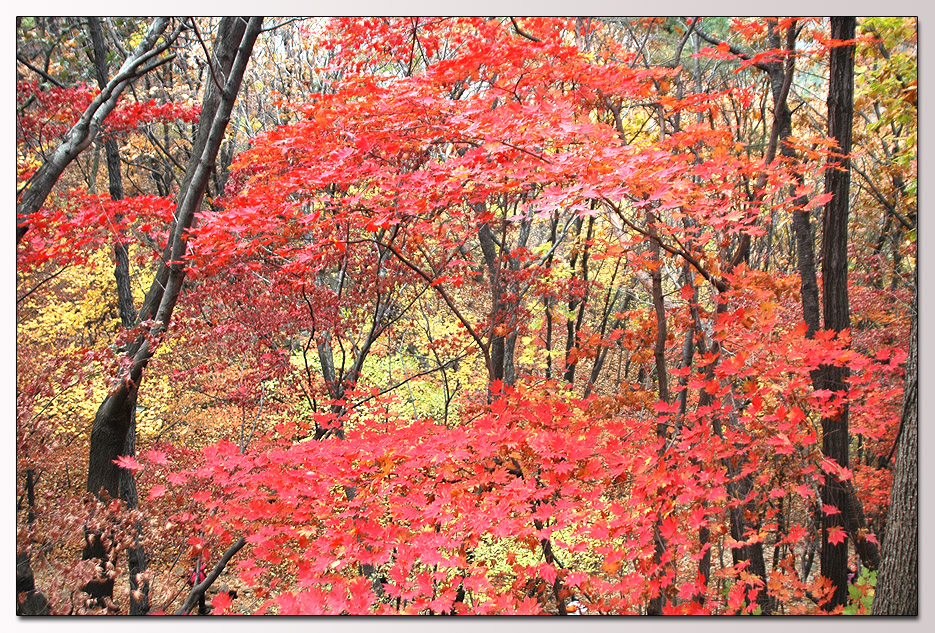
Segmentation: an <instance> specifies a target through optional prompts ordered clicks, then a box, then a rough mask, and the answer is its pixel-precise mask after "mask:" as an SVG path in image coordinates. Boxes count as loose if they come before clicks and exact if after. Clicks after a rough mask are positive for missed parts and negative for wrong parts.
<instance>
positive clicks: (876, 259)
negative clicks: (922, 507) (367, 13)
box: [17, 17, 917, 615]
mask: <svg viewBox="0 0 935 633" xmlns="http://www.w3.org/2000/svg"><path fill="white" fill-rule="evenodd" d="M32 20H33V22H31V23H29V24H27V23H26V22H23V24H21V25H20V27H19V29H18V30H19V31H20V32H21V33H22V39H23V43H22V46H21V47H20V48H18V62H19V63H20V65H21V66H22V73H23V77H18V78H17V81H18V115H17V151H18V163H17V178H18V180H17V182H18V184H19V187H20V191H21V193H22V195H23V196H24V198H23V199H24V200H25V199H27V198H30V196H34V195H36V193H34V190H35V192H37V193H39V194H42V192H41V191H40V189H41V187H40V186H39V183H40V182H44V180H43V178H40V176H41V174H42V173H43V170H44V169H47V168H46V167H43V166H41V165H48V164H53V163H55V164H57V163H56V161H59V162H61V161H60V160H59V159H58V158H56V157H57V156H59V154H60V153H61V150H56V149H55V148H56V147H59V146H66V145H67V146H69V147H71V145H69V143H73V142H74V139H76V138H79V137H80V135H79V134H77V133H76V132H74V131H73V130H75V129H79V130H84V129H85V127H86V128H87V138H85V139H84V140H83V141H82V140H79V141H78V144H77V145H75V146H74V147H73V148H72V149H71V150H69V152H68V153H67V156H68V157H69V160H68V161H66V162H67V163H68V164H67V165H62V168H61V169H60V170H59V171H58V172H57V175H56V176H55V177H54V178H51V179H50V180H52V185H55V186H54V189H53V188H52V185H49V187H48V188H49V191H46V192H45V193H44V194H42V195H41V196H40V197H41V198H42V199H41V200H40V201H39V202H38V204H33V205H32V206H29V207H28V208H27V206H24V203H22V204H19V206H18V217H17V231H18V239H17V242H18V243H17V279H18V282H17V284H18V289H17V292H18V298H17V308H18V321H17V323H18V328H17V345H18V347H17V350H18V352H17V356H18V372H17V456H18V459H17V486H18V497H19V498H20V502H19V505H18V514H17V516H18V535H17V594H18V597H17V601H18V602H17V605H18V606H17V609H18V612H22V613H45V612H53V613H76V612H80V613H85V612H101V611H103V612H107V613H133V614H142V613H156V612H174V613H189V612H191V610H192V609H193V608H194V605H195V604H197V603H198V602H199V600H201V601H202V609H200V611H203V610H205V609H204V600H205V597H206V594H207V597H208V600H209V602H210V605H211V609H212V611H213V612H214V613H237V612H244V613H274V614H312V613H335V614H338V613H349V614H365V613H370V614H390V613H479V614H481V613H488V614H499V613H522V614H533V613H557V614H562V615H564V614H568V613H584V612H586V613H588V614H604V613H645V614H675V613H684V614H725V613H790V614H791V613H816V612H819V611H828V612H835V613H840V612H852V611H854V612H857V610H859V609H862V611H861V612H865V611H867V609H868V607H867V604H869V603H866V602H863V601H864V600H868V599H869V598H868V590H867V587H869V586H871V585H869V584H868V582H867V580H866V575H865V573H864V570H870V571H871V572H872V571H874V570H876V569H877V568H878V567H880V566H881V556H880V553H879V545H880V544H881V543H883V542H884V538H883V535H884V534H886V537H887V538H888V539H889V538H891V534H893V533H894V529H895V528H893V521H896V522H898V523H899V524H900V526H901V525H902V524H903V523H905V522H907V518H906V517H907V513H909V514H911V513H912V512H913V511H914V510H917V509H916V508H914V507H913V506H912V501H911V499H912V498H913V497H912V496H911V494H906V493H905V492H903V493H900V494H902V496H901V497H899V498H898V501H897V497H895V496H894V501H893V502H892V507H893V508H899V509H898V510H890V509H889V508H890V502H889V494H890V487H891V485H892V486H894V488H893V494H894V495H897V492H898V491H905V490H910V491H911V489H912V486H913V485H914V482H913V480H912V479H911V475H909V474H907V472H908V471H911V466H910V467H907V466H906V465H905V464H906V463H908V462H907V461H906V460H907V456H906V452H907V451H909V452H912V451H913V450H915V449H913V448H912V444H911V442H912V441H914V440H913V439H912V438H914V435H913V434H912V431H911V429H912V428H914V427H912V426H911V425H912V424H913V422H912V421H911V419H910V421H909V422H908V424H909V425H910V426H909V427H908V428H909V429H910V430H908V431H901V430H900V429H901V428H902V427H903V426H905V425H906V424H907V422H906V419H907V418H906V415H909V414H904V410H905V411H912V410H914V409H913V408H912V407H913V406H914V405H913V404H912V403H911V402H910V401H909V399H911V398H914V397H915V393H916V391H915V390H914V389H913V388H912V387H911V386H910V387H907V388H906V389H905V396H906V398H907V403H906V405H905V406H904V405H903V397H904V374H905V381H907V382H906V384H908V385H914V384H915V383H914V381H915V378H914V376H915V374H914V372H913V371H912V369H913V368H914V363H915V362H916V361H915V357H914V356H913V355H912V354H911V353H910V351H911V350H914V349H915V348H914V345H915V337H916V336H917V335H916V334H915V333H914V332H910V328H909V322H910V321H912V322H913V323H914V318H915V308H914V307H913V305H914V304H913V301H914V300H915V292H916V284H915V283H914V282H912V281H908V282H907V281H906V279H912V278H913V275H914V271H915V267H916V264H915V241H914V237H915V222H916V216H917V211H916V209H917V202H916V200H915V191H916V175H915V131H914V130H915V125H916V118H917V115H916V111H915V100H914V94H915V92H914V89H915V83H914V82H915V66H914V64H915V47H914V40H912V39H911V38H908V37H905V35H906V34H908V33H910V32H914V22H913V21H911V20H904V19H899V20H896V19H892V20H883V19H877V18H867V19H861V20H858V21H856V22H855V21H854V19H853V18H851V19H849V20H842V19H838V18H833V19H832V20H831V22H830V27H829V23H828V22H827V21H825V20H822V19H818V18H766V19H752V18H749V19H748V18H745V19H739V18H738V19H724V18H715V19H709V18H704V19H681V18H642V19H632V20H631V19H601V20H598V19H592V18H572V19H566V18H519V17H512V18H341V19H331V20H296V21H293V20H283V21H278V22H274V21H272V20H267V21H266V24H265V28H263V27H261V22H262V21H261V20H260V19H251V20H249V21H247V20H246V19H239V18H225V19H224V20H221V21H220V22H213V21H205V20H194V19H185V20H178V21H177V22H176V26H175V27H174V29H175V30H173V31H172V35H171V36H169V37H168V38H166V39H165V44H164V47H163V48H162V49H159V51H160V52H159V54H163V53H168V51H169V49H171V50H172V55H175V57H173V58H172V59H169V56H168V55H167V56H166V57H165V58H164V59H163V58H160V60H159V62H158V64H155V65H154V64H152V63H150V66H152V68H150V67H147V69H148V72H147V73H146V74H145V75H142V76H141V78H137V79H136V82H137V84H138V83H139V82H142V81H146V82H157V83H155V84H152V85H151V86H150V87H149V88H148V89H147V90H146V91H143V90H142V89H139V86H138V85H137V84H132V83H128V84H126V85H121V90H122V93H121V92H120V91H114V97H113V100H112V101H113V102H112V103H111V102H110V101H108V102H107V104H108V109H107V110H104V111H102V113H101V114H100V115H98V119H95V120H94V124H93V125H92V126H88V125H87V123H86V122H85V123H82V122H84V121H85V119H86V118H87V117H88V116H90V115H88V114H87V113H88V112H91V111H92V109H93V106H94V104H95V103H97V101H100V100H101V97H100V96H96V95H97V94H98V90H103V91H105V92H107V90H108V86H110V85H111V84H112V83H114V81H115V79H111V80H110V81H109V82H108V78H107V77H108V72H109V71H108V64H107V60H108V59H109V58H111V57H112V56H111V55H110V54H109V53H108V51H107V50H106V49H107V46H114V45H117V44H119V42H120V35H119V33H120V28H124V27H125V28H127V29H128V31H127V32H126V33H127V35H126V37H127V41H129V42H141V43H138V44H136V49H134V50H136V51H143V50H145V47H144V44H145V45H146V46H149V47H150V48H152V46H153V43H152V42H150V39H154V38H153V37H149V39H146V38H145V37H144V36H143V35H142V34H141V33H140V30H139V29H140V27H139V25H134V24H132V23H126V24H122V25H121V24H115V23H114V22H112V21H110V20H109V19H108V20H104V21H102V20H100V19H98V18H89V19H87V20H86V22H78V23H77V24H76V25H74V30H75V31H76V32H87V36H86V47H87V50H88V51H89V54H88V56H87V57H88V58H89V59H90V60H91V65H90V66H88V65H87V63H86V62H83V61H81V60H80V59H78V58H75V59H71V58H69V59H68V62H67V64H66V63H64V62H63V63H61V64H60V66H53V65H52V64H51V60H52V58H53V57H54V53H53V50H54V46H53V47H52V49H49V48H45V47H44V46H41V45H38V44H36V42H40V43H41V42H44V41H45V40H44V39H42V38H43V37H45V35H44V33H45V31H44V29H46V28H49V29H50V31H56V29H58V28H60V27H61V26H62V25H61V24H59V23H56V22H50V23H49V24H46V23H45V22H41V21H40V22H36V21H35V20H37V19H32ZM64 24H66V25H67V24H68V23H67V22H66V23H64ZM168 25H169V21H166V23H165V24H163V23H162V22H159V23H158V24H157V26H158V27H159V28H160V29H161V31H159V32H162V31H164V30H166V29H167V28H168ZM842 25H843V26H844V27H847V28H849V29H850V31H848V30H845V31H840V28H842ZM848 25H849V26H848ZM53 27H54V28H53ZM154 28H156V27H154ZM212 29H213V30H214V44H213V45H212V46H211V48H212V51H213V52H211V53H210V55H211V57H208V58H207V60H208V61H205V59H206V58H203V57H202V58H199V57H198V55H209V53H208V46H209V45H208V42H207V39H208V38H206V37H205V35H206V34H207V33H208V32H209V31H210V30H212ZM157 30H159V29H157ZM68 32H71V31H68ZM254 41H255V42H256V44H254ZM29 42H32V43H33V44H32V45H27V44H28V43H29ZM141 47H144V48H141ZM140 54H141V53H140V52H137V53H134V55H137V56H139V55H140ZM43 56H45V58H44V59H45V61H44V62H43ZM147 59H149V58H147ZM248 59H249V60H250V63H249V64H248V63H247V61H248ZM128 63H130V62H128ZM854 63H856V64H860V65H863V66H862V67H866V68H871V67H872V68H873V72H865V73H862V74H861V75H859V76H858V75H855V73H854V70H853V64H854ZM82 64H84V66H82ZM202 64H206V65H203V66H200V65H202ZM56 68H61V69H68V72H69V73H72V74H70V75H67V78H66V73H65V71H64V70H61V71H60V72H61V78H57V77H56V70H55V69H56ZM196 71H197V72H196ZM18 72H19V67H18ZM82 73H84V74H85V76H86V78H87V80H86V81H82V80H81V77H80V76H81V74H82ZM829 73H830V77H831V79H830V80H825V79H819V78H820V77H823V76H825V75H828V74H829ZM139 74H140V73H137V75H139ZM120 76H121V75H120V72H118V74H117V76H116V77H118V78H119V77H120ZM193 77H197V79H193ZM199 81H200V82H201V85H200V87H199V86H198V83H197V82H199ZM241 82H242V83H243V88H242V89H241ZM92 83H96V85H97V86H98V89H95V88H93V87H91V86H92ZM897 84H898V86H899V93H898V94H899V95H900V96H899V97H898V98H895V99H894V98H892V97H891V94H892V91H891V90H890V89H891V88H893V86H895V85H897ZM167 86H168V88H167ZM183 86H186V87H184V88H183ZM848 86H853V95H854V98H853V100H852V101H850V100H849V98H847V97H845V99H844V100H843V101H841V103H843V104H844V109H843V110H840V109H834V108H835V107H837V105H836V104H838V103H839V100H838V98H837V95H838V94H839V91H840V89H841V88H842V87H843V88H844V89H845V93H847V92H848V91H847V88H848ZM183 90H184V91H187V94H188V95H189V97H190V96H191V95H197V94H200V95H201V97H200V101H201V106H200V107H199V106H196V105H195V103H194V101H193V100H191V99H190V98H189V99H187V100H184V101H183V100H181V99H179V100H176V99H175V96H178V95H181V94H183ZM102 94H103V93H102ZM121 94H123V96H121ZM128 95H131V96H132V97H128ZM150 95H158V97H157V98H149V96H150ZM826 95H827V104H828V105H827V109H826V110H822V108H823V107H824V106H823V104H824V101H825V97H826ZM800 110H802V111H803V112H805V113H806V114H802V113H800ZM108 113H109V114H108ZM105 117H106V118H105ZM842 117H843V118H842ZM228 120H230V125H228ZM76 122H77V123H76ZM842 124H843V127H842ZM82 126H84V127H82ZM851 128H853V130H852V131H851ZM69 130H72V131H69ZM96 134H103V136H102V137H101V138H100V143H99V145H97V146H95V147H96V149H95V150H94V152H95V153H94V155H93V156H89V155H88V153H87V152H86V153H84V154H82V153H81V152H80V150H81V149H84V148H85V147H87V146H88V144H89V143H91V142H92V141H94V140H95V135H96ZM80 138H84V137H80ZM62 139H64V141H63V140H62ZM73 150H78V151H73ZM101 150H103V153H104V156H105V160H106V164H107V170H106V171H107V173H106V175H105V174H98V171H97V164H98V163H97V162H96V161H99V158H100V151H101ZM131 156H132V158H130V157H131ZM848 161H849V162H848ZM852 171H853V172H854V173H855V174H856V175H854V176H849V175H850V173H851V172H852ZM141 172H142V173H145V174H147V175H146V176H145V178H144V177H141ZM59 176H60V177H59ZM848 176H849V178H850V180H848V178H847V177H848ZM858 176H859V180H858ZM842 177H843V180H842V179H841V178H842ZM105 180H106V182H107V185H108V189H109V194H110V195H109V196H105V195H101V194H100V193H98V187H99V186H101V185H100V183H101V182H104V181H105ZM127 182H129V183H133V187H134V189H135V192H134V193H132V194H131V193H130V192H129V191H128V190H127V187H126V186H125V185H124V183H127ZM858 183H859V184H858ZM50 192H51V193H50ZM206 192H207V195H206ZM848 203H849V204H848ZM817 214H822V217H823V218H824V220H825V221H824V223H820V222H817V221H816V217H817ZM835 222H837V224H835ZM27 228H28V230H27ZM819 244H820V245H821V248H820V249H819V248H818V245H819ZM868 253H869V256H868ZM816 262H818V263H819V264H820V265H818V264H816ZM110 266H113V269H114V274H113V276H111V275H109V274H104V273H105V272H106V271H107V270H108V267H110ZM832 266H837V268H833V267H832ZM886 279H888V280H889V282H888V283H887V282H886V281H885V280H886ZM147 288H148V291H146V292H145V293H144V290H145V289H147ZM82 298H84V299H83V302H81V301H82ZM821 306H823V307H824V310H825V313H824V322H823V325H824V327H822V322H821V321H820V320H819V308H820V307H821ZM836 315H837V316H836ZM841 315H843V318H842V317H841ZM910 315H912V319H910V318H909V316H910ZM907 358H908V360H907ZM907 363H908V366H907ZM144 369H145V371H144ZM79 392H80V394H82V395H79ZM910 418H911V416H910ZM906 437H909V438H910V439H905V438H906ZM833 440H836V442H835V441H833ZM907 442H909V443H910V444H908V445H907V446H908V448H905V447H904V446H903V444H904V443H907ZM897 444H899V446H900V449H899V451H900V452H898V457H897V459H896V461H895V462H893V457H894V455H897V451H896V447H897ZM894 468H895V469H896V471H897V473H896V474H895V481H898V482H900V483H899V486H901V487H900V488H899V489H898V490H897V488H896V487H895V484H892V482H893V481H894V473H893V470H892V469H894ZM85 474H86V475H87V477H86V484H87V485H82V484H81V480H82V478H84V476H85ZM907 477H909V478H908V479H907ZM76 482H77V483H76ZM137 490H139V493H137ZM907 500H908V501H907ZM907 504H908V505H907ZM888 510H889V511H888ZM893 517H896V518H893ZM76 534H78V535H83V536H76ZM887 542H889V541H887ZM886 551H890V550H886ZM124 552H126V553H127V555H128V557H129V558H128V559H127V562H126V564H125V563H124V562H123V560H122V555H123V553H124ZM726 554H729V556H727V557H725V555H726ZM883 560H884V561H886V562H884V563H883V564H882V570H883V572H882V575H881V581H880V583H881V584H879V585H878V586H877V592H878V593H880V595H887V596H890V595H892V594H891V593H890V594H888V593H887V592H891V591H892V583H893V582H894V581H893V578H894V573H893V571H892V565H894V564H895V565H897V566H899V565H911V563H908V562H907V563H903V562H896V561H902V560H904V559H903V558H899V557H897V555H896V554H888V555H887V554H885V555H884V556H883ZM199 569H204V574H203V576H202V575H200V573H199V571H198V570H199ZM193 570H194V571H193ZM906 573H909V572H908V570H906ZM912 573H917V572H912ZM896 577H898V572H897V576H896ZM123 578H126V579H127V582H126V583H123V581H122V580H120V582H118V579H123ZM858 578H860V579H861V581H860V582H859V583H858V582H857V579H858ZM186 582H187V583H188V586H187V587H186ZM852 582H853V583H854V584H853V585H851V583H852ZM122 583H123V584H122ZM222 584H223V586H222ZM849 586H850V590H849ZM855 595H856V596H857V598H854V597H853V596H855ZM849 600H852V601H854V604H853V605H849V603H848V601H849ZM887 600H891V598H889V597H888V598H887ZM888 605H889V603H888ZM848 609H849V610H848ZM886 609H887V610H888V611H887V612H890V611H889V610H899V609H902V607H890V606H887V607H886Z"/></svg>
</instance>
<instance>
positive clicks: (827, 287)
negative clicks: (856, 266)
mask: <svg viewBox="0 0 935 633" xmlns="http://www.w3.org/2000/svg"><path fill="white" fill-rule="evenodd" d="M856 22H857V21H856V19H855V18H853V17H832V18H831V37H832V38H833V39H836V40H850V39H853V37H854V31H855V27H856ZM830 75H831V77H830V85H829V91H828V132H829V135H830V136H831V137H832V138H833V139H834V140H835V141H836V142H837V145H838V148H837V152H839V153H840V154H841V155H842V156H841V157H840V158H834V159H832V160H831V161H830V163H831V164H830V165H829V167H830V169H829V170H828V171H827V173H826V175H825V192H826V193H831V194H833V195H834V198H833V199H832V200H831V201H830V202H828V204H827V205H825V209H824V221H823V225H822V231H823V239H822V249H821V250H822V263H821V273H822V293H823V295H824V306H823V308H824V309H823V316H824V325H825V329H826V330H834V331H835V332H841V331H842V330H845V329H847V328H849V327H850V313H849V308H848V299H847V216H848V204H849V200H848V197H849V193H850V159H849V155H850V151H851V125H852V119H853V114H854V103H853V91H854V46H853V45H847V46H837V47H835V48H833V49H832V50H831V69H830ZM847 378H848V370H847V368H846V367H834V366H823V367H820V368H819V370H818V380H816V381H815V383H816V385H815V386H816V387H817V388H818V389H827V390H829V391H833V392H840V391H844V390H846V389H847ZM847 418H848V409H847V404H846V403H845V404H844V405H843V406H842V408H841V410H840V411H839V412H838V415H837V416H835V417H830V418H823V419H822V421H821V427H822V453H823V454H824V456H825V457H827V458H829V459H833V460H834V461H835V462H837V464H838V465H840V466H843V467H844V468H847V466H848V438H849V435H848V419H847ZM821 500H822V503H823V504H824V505H825V506H833V507H835V508H837V509H838V510H839V511H840V512H838V513H835V514H829V513H824V514H823V517H822V534H821V557H820V560H821V575H822V576H823V577H825V578H827V579H829V580H830V581H831V582H832V584H833V585H834V596H833V598H832V599H831V601H830V603H829V604H828V606H827V608H828V609H833V608H835V607H837V606H843V605H845V604H846V603H847V552H848V542H847V539H844V540H842V541H840V542H838V543H834V542H832V541H831V540H830V539H829V531H830V530H832V529H833V528H838V529H841V530H844V529H846V522H845V519H846V517H847V516H848V504H847V491H846V489H845V486H844V482H843V481H841V480H839V479H837V478H836V477H834V476H832V475H830V474H829V475H827V476H826V477H825V482H824V484H823V485H822V488H821Z"/></svg>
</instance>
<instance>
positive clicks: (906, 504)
mask: <svg viewBox="0 0 935 633" xmlns="http://www.w3.org/2000/svg"><path fill="white" fill-rule="evenodd" d="M916 297H917V298H916V301H915V305H914V306H913V308H914V310H913V314H912V334H911V339H910V341H909V358H908V359H907V360H906V392H905V396H904V401H903V416H902V422H901V423H900V428H899V437H898V439H897V444H898V448H897V449H896V466H895V470H894V471H893V487H892V488H891V489H890V507H889V511H888V513H887V516H886V536H884V537H883V552H882V555H881V562H880V573H879V576H877V585H876V594H875V595H874V598H873V608H872V612H873V615H918V614H919V384H918V381H919V373H918V372H919V365H918V363H919V351H918V350H919V319H918V312H917V310H916V308H917V306H918V295H916Z"/></svg>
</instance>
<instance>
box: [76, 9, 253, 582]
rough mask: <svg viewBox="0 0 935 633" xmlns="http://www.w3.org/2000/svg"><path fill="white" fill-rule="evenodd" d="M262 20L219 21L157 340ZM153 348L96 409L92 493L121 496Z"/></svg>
mask: <svg viewBox="0 0 935 633" xmlns="http://www.w3.org/2000/svg"><path fill="white" fill-rule="evenodd" d="M261 24H262V19H261V18H252V19H250V21H249V23H247V24H246V28H245V21H244V19H241V18H224V19H223V20H222V21H221V24H220V26H219V30H218V36H217V39H216V41H215V48H214V52H215V54H214V55H213V58H214V59H215V60H217V63H218V64H219V66H220V71H221V73H220V76H222V77H229V78H228V80H227V82H226V85H225V86H224V87H223V88H221V87H219V86H216V85H215V84H213V83H209V84H208V86H207V87H206V89H205V99H204V105H203V107H202V119H201V123H200V124H199V130H198V135H197V137H196V139H198V140H200V139H202V138H203V139H204V142H203V143H201V146H202V150H201V151H199V152H196V153H194V154H193V155H192V159H191V161H190V163H189V166H188V170H187V175H186V178H185V184H184V186H183V188H182V190H181V191H180V193H179V198H178V200H179V202H178V206H177V208H176V213H175V218H176V220H175V223H174V225H173V230H172V234H171V237H170V239H169V243H168V244H167V246H166V254H167V255H168V256H167V257H164V258H163V262H164V263H163V264H162V265H161V266H160V270H159V272H158V273H157V275H156V279H155V280H154V281H153V284H152V286H151V288H150V291H149V293H148V294H147V297H146V300H145V302H144V304H143V309H142V310H141V311H140V315H139V319H140V322H142V321H145V320H147V319H153V320H155V321H156V325H155V326H154V327H153V328H152V330H151V332H150V334H151V335H152V338H153V339H156V340H158V339H159V338H160V337H161V336H162V334H163V333H164V332H165V331H166V330H167V329H168V326H169V321H170V320H171V318H172V312H173V310H174V309H175V305H176V303H177V302H178V298H179V294H180V293H181V290H182V284H183V283H184V280H185V274H186V268H185V263H184V257H185V252H186V249H187V246H188V241H187V231H188V229H189V228H190V227H191V226H192V223H193V222H194V216H195V213H196V211H197V210H198V209H199V208H200V206H201V202H202V199H203V197H204V192H205V187H206V186H207V182H208V178H209V177H210V174H211V171H212V169H213V165H214V161H215V157H216V156H217V152H218V148H219V147H220V144H221V141H222V140H223V137H224V132H225V130H226V129H227V124H228V122H229V120H230V113H231V109H232V107H233V103H234V99H235V98H236V96H237V92H238V91H239V89H240V83H241V81H242V79H243V73H244V70H245V69H246V65H247V62H248V60H249V58H250V55H251V52H252V50H253V44H254V42H255V41H256V37H257V35H258V34H259V31H260V26H261ZM211 76H212V77H213V76H214V75H213V74H212V75H211ZM212 102H213V103H212ZM203 128H207V129H208V131H207V132H202V129H203ZM163 280H164V281H163ZM154 351H155V350H154V348H153V343H152V342H151V339H149V338H145V337H140V338H139V339H138V340H137V341H136V343H135V344H134V345H132V346H131V348H130V349H129V350H128V352H127V353H128V355H129V356H131V358H132V363H131V365H130V370H129V371H128V372H127V374H126V375H124V376H122V377H119V378H118V379H117V380H115V382H114V384H113V385H112V388H111V391H110V394H109V395H108V396H107V397H106V398H105V399H104V401H103V402H102V403H101V405H100V407H99V408H98V411H97V415H96V416H95V419H94V424H93V426H92V427H91V442H90V454H89V459H88V483H87V490H88V492H91V493H93V494H96V495H101V494H102V493H103V494H105V495H106V496H107V497H109V498H112V499H115V498H117V497H118V496H119V495H120V480H121V476H120V469H119V468H117V466H116V464H114V460H116V459H117V457H119V456H120V455H121V454H122V453H123V451H124V450H125V448H126V447H127V436H128V432H129V430H130V426H131V422H132V420H133V419H134V412H135V410H136V398H137V392H138V390H139V385H140V381H141V380H142V377H143V370H144V368H145V367H146V365H147V364H148V363H149V360H150V358H152V355H153V353H154ZM131 446H132V444H131ZM126 490H127V493H128V494H132V490H131V488H130V487H127V488H126ZM105 555H106V552H104V551H103V544H102V543H101V540H100V538H89V539H88V543H87V546H86V548H85V552H84V557H85V558H103V557H104V556H105ZM131 555H132V553H131ZM137 562H139V560H138V561H137ZM88 588H89V589H90V591H89V593H91V595H92V596H95V597H102V596H104V595H111V594H112V589H113V582H112V581H103V580H102V581H100V582H96V583H92V585H91V586H89V587H88Z"/></svg>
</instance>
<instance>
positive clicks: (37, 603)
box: [16, 469, 49, 615]
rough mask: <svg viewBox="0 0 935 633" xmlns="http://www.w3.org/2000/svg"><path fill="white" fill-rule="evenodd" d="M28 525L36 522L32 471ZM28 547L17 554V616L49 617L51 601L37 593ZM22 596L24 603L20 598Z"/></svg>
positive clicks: (30, 474) (28, 484)
mask: <svg viewBox="0 0 935 633" xmlns="http://www.w3.org/2000/svg"><path fill="white" fill-rule="evenodd" d="M26 504H27V510H26V524H27V525H28V526H29V528H30V529H31V528H32V525H33V523H35V521H36V513H35V511H34V508H35V506H36V478H35V473H34V472H33V470H32V469H28V470H27V471H26ZM28 547H29V546H28V545H27V546H26V547H24V548H23V551H17V552H16V595H17V601H16V615H49V601H48V599H47V598H46V597H45V595H44V594H43V593H42V592H40V591H36V579H35V576H34V575H33V571H32V560H31V558H30V555H29V549H28ZM20 596H22V602H20V600H19V597H20Z"/></svg>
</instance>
